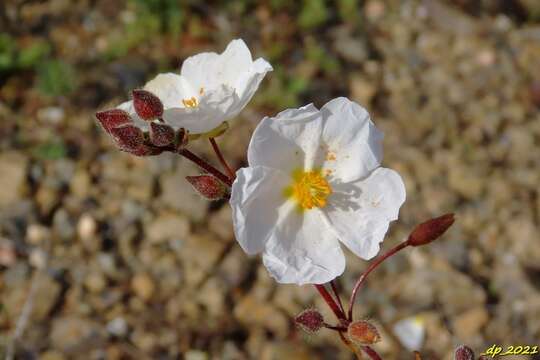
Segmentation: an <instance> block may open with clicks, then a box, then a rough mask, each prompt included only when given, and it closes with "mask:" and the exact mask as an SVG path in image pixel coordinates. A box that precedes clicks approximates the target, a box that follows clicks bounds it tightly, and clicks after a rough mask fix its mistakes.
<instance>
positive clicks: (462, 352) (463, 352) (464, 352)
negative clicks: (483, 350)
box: [454, 345, 474, 360]
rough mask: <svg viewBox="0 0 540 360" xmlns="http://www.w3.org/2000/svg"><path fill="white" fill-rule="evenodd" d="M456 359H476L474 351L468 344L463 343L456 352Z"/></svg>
mask: <svg viewBox="0 0 540 360" xmlns="http://www.w3.org/2000/svg"><path fill="white" fill-rule="evenodd" d="M454 360H474V351H472V349H471V348H470V347H468V346H466V345H461V346H459V347H458V348H457V349H456V352H455V353H454Z"/></svg>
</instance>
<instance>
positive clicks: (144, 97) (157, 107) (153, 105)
mask: <svg viewBox="0 0 540 360" xmlns="http://www.w3.org/2000/svg"><path fill="white" fill-rule="evenodd" d="M132 94H133V107H134V108H135V112H136V113H137V115H139V117H140V118H141V119H143V120H147V121H149V120H153V119H156V118H159V117H161V116H162V115H163V103H162V102H161V100H159V98H158V97H157V96H156V95H154V94H152V93H151V92H150V91H146V90H141V89H139V90H133V91H132Z"/></svg>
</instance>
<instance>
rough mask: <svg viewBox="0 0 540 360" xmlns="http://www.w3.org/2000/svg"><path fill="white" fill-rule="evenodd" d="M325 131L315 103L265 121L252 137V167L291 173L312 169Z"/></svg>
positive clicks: (249, 154) (286, 111)
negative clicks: (296, 170) (269, 168)
mask: <svg viewBox="0 0 540 360" xmlns="http://www.w3.org/2000/svg"><path fill="white" fill-rule="evenodd" d="M321 132H322V116H321V113H320V112H319V110H317V108H316V107H315V106H313V104H309V105H307V106H304V107H301V108H299V109H288V110H285V111H282V112H280V113H279V114H278V115H277V116H276V117H273V118H268V117H267V118H264V119H263V120H262V121H261V122H260V123H259V125H258V126H257V128H256V129H255V131H254V132H253V135H252V137H251V141H250V144H249V148H248V162H249V165H250V166H259V165H260V166H267V167H271V168H275V169H280V170H282V171H284V172H286V173H290V172H291V171H293V170H295V169H298V168H300V169H310V168H312V167H313V161H314V157H313V155H314V154H316V152H317V150H316V148H317V147H318V146H319V140H320V137H321Z"/></svg>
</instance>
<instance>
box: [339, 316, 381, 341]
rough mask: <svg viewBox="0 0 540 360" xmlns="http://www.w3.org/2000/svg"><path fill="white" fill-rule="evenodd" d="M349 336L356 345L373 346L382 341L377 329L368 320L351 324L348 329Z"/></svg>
mask: <svg viewBox="0 0 540 360" xmlns="http://www.w3.org/2000/svg"><path fill="white" fill-rule="evenodd" d="M347 335H349V339H350V340H351V341H352V342H354V343H355V344H356V345H371V344H375V343H377V342H379V341H380V340H381V336H380V335H379V331H378V330H377V328H376V327H375V326H374V325H373V324H371V323H370V322H368V321H366V320H358V321H354V322H352V323H350V324H349V327H348V328H347Z"/></svg>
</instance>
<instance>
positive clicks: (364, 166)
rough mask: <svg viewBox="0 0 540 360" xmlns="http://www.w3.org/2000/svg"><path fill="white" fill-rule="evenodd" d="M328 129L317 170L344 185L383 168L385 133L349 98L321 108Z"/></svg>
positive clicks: (333, 101)
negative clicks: (383, 140)
mask: <svg viewBox="0 0 540 360" xmlns="http://www.w3.org/2000/svg"><path fill="white" fill-rule="evenodd" d="M321 113H322V116H323V119H324V126H323V127H324V128H323V132H322V138H321V146H320V147H319V148H318V154H317V161H316V163H317V167H319V168H322V169H323V171H324V173H326V174H329V175H331V176H332V177H334V178H337V179H339V180H340V181H343V182H349V181H353V180H356V179H360V178H364V177H366V176H367V175H368V174H369V173H370V172H371V171H373V169H375V168H377V167H379V166H380V163H381V160H382V139H383V134H382V133H381V132H380V131H379V130H378V129H377V128H376V127H375V125H374V124H373V122H372V121H371V120H370V118H369V114H368V112H367V111H366V110H365V109H364V108H363V107H361V106H360V105H358V104H356V103H355V102H352V101H350V100H349V99H347V98H343V97H341V98H336V99H334V100H332V101H330V102H328V103H327V104H326V105H324V106H323V107H322V108H321Z"/></svg>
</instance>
